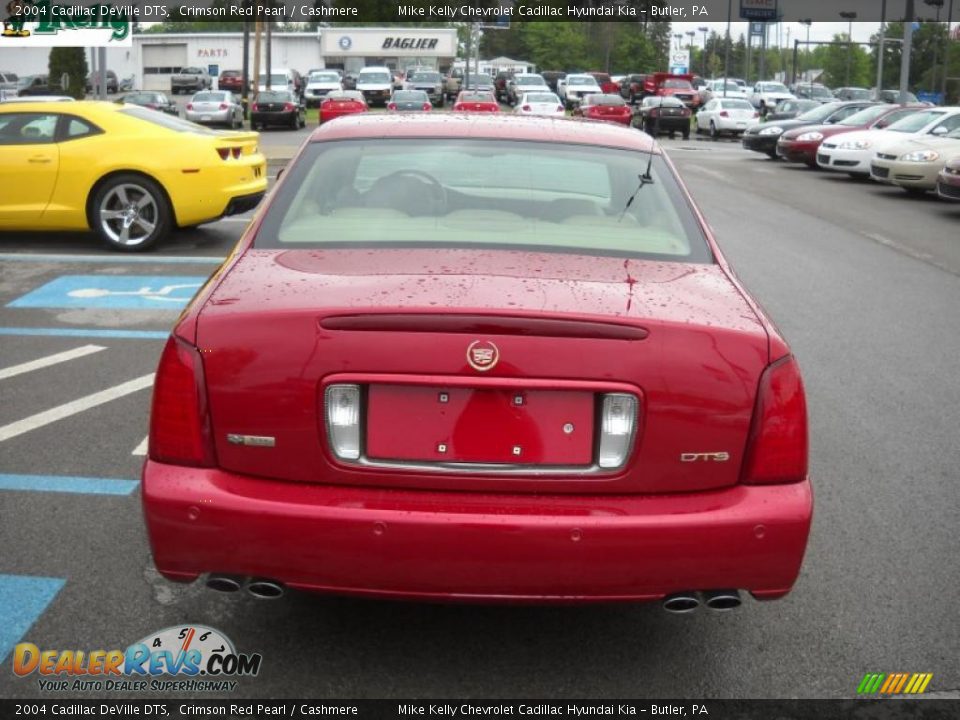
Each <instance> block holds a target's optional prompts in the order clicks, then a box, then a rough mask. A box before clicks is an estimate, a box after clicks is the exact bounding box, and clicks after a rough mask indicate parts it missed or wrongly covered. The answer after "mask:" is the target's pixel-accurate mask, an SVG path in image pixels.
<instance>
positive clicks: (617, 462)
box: [597, 393, 637, 468]
mask: <svg viewBox="0 0 960 720" xmlns="http://www.w3.org/2000/svg"><path fill="white" fill-rule="evenodd" d="M636 431H637V398H635V397H634V396H633V395H627V394H625V393H609V394H607V395H604V396H603V411H602V417H601V420H600V448H599V451H598V454H597V464H598V465H600V467H602V468H618V467H620V466H622V465H623V464H624V463H625V462H626V461H627V457H629V455H630V448H631V447H632V446H633V438H634V435H636Z"/></svg>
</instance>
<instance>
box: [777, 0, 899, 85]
mask: <svg viewBox="0 0 960 720" xmlns="http://www.w3.org/2000/svg"><path fill="white" fill-rule="evenodd" d="M883 1H884V2H886V1H887V0H883ZM800 24H801V25H806V26H807V44H806V45H804V46H803V53H804V56H805V59H806V58H808V57H810V26H811V25H813V18H806V19H805V20H801V21H800ZM804 65H806V63H804ZM793 66H794V68H796V66H797V46H796V45H794V46H793ZM809 69H810V68H808V67H804V71H806V70H809ZM794 72H796V70H794ZM800 79H801V80H803V79H804V78H803V77H802V75H801V78H800Z"/></svg>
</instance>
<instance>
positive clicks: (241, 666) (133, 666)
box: [13, 625, 263, 692]
mask: <svg viewBox="0 0 960 720" xmlns="http://www.w3.org/2000/svg"><path fill="white" fill-rule="evenodd" d="M262 660H263V658H262V656H261V655H260V654H259V653H252V654H246V653H238V652H237V651H236V648H235V647H234V645H233V642H231V640H230V639H229V638H228V637H227V636H226V635H224V634H223V633H222V632H220V631H219V630H215V629H214V628H211V627H206V626H205V625H187V626H182V625H179V626H175V627H169V628H166V629H164V630H161V631H160V632H157V633H153V634H151V635H148V636H146V637H145V638H143V639H142V640H140V641H139V642H135V643H134V644H132V645H130V646H129V647H128V648H127V649H126V650H86V651H84V650H41V649H40V648H39V647H37V646H36V645H34V644H33V643H28V642H27V643H20V644H19V645H17V646H16V647H15V648H14V651H13V672H14V674H16V675H18V676H20V677H24V678H26V677H29V676H32V675H34V674H35V675H37V676H38V677H37V683H38V686H39V690H41V691H42V692H56V691H64V692H77V691H80V692H85V691H97V692H102V691H117V690H120V691H124V690H126V691H134V692H140V691H150V692H158V691H160V692H171V691H190V692H195V691H207V692H225V691H232V690H235V689H236V687H237V685H238V681H237V680H236V679H234V678H238V677H244V676H246V677H253V676H256V675H257V674H258V673H259V672H260V663H261V662H262ZM165 676H170V677H172V678H173V679H169V678H168V677H165Z"/></svg>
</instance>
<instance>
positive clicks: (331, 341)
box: [142, 113, 812, 612]
mask: <svg viewBox="0 0 960 720" xmlns="http://www.w3.org/2000/svg"><path fill="white" fill-rule="evenodd" d="M149 448H150V449H149V458H148V460H147V461H146V463H145V465H144V469H143V486H142V489H143V504H144V510H145V518H146V524H147V528H148V532H149V537H150V543H151V547H152V550H153V557H154V561H155V563H156V566H157V568H158V570H159V571H160V573H162V575H163V576H164V577H166V578H167V579H169V580H173V581H178V582H191V581H194V580H197V579H198V578H201V577H203V578H204V581H205V582H206V584H207V585H209V586H210V587H212V588H215V589H219V590H237V589H239V588H241V587H244V586H245V587H246V589H247V590H248V591H249V592H250V593H252V594H254V595H257V596H259V597H275V596H278V595H281V594H282V593H283V592H284V589H285V588H287V587H289V588H297V589H303V590H311V591H319V592H332V593H342V594H351V595H364V596H376V597H385V598H406V599H430V600H447V601H481V602H589V601H660V602H662V603H663V606H664V608H665V609H667V610H669V611H672V612H688V611H691V610H694V609H695V608H697V607H698V606H699V605H701V604H703V605H706V606H707V607H710V608H713V609H718V610H722V609H730V608H733V607H736V606H738V605H740V603H741V602H742V600H743V599H744V597H745V596H746V595H747V594H749V595H751V596H752V597H754V598H756V599H760V600H771V599H775V598H780V597H783V596H784V595H786V594H787V593H788V592H789V591H790V589H791V587H792V586H793V584H794V582H795V581H796V579H797V575H798V573H799V571H800V566H801V562H802V560H803V555H804V551H805V548H806V544H807V535H808V532H809V529H810V521H811V514H812V494H811V486H810V482H809V479H808V477H807V416H806V405H805V399H804V391H803V384H802V381H801V376H800V370H799V368H798V365H797V361H796V359H795V358H794V356H793V355H792V354H791V351H790V348H789V347H788V345H787V343H786V342H785V340H784V339H783V338H782V337H781V335H780V334H779V332H778V331H777V329H776V327H775V326H774V325H773V324H772V322H771V321H770V320H769V319H768V318H767V317H766V316H765V315H764V313H763V311H762V310H761V309H760V307H759V305H758V304H757V303H756V302H755V301H754V300H753V299H752V298H751V297H750V295H749V294H748V293H747V291H746V290H745V289H744V288H743V287H742V285H741V284H740V283H739V281H738V280H737V279H736V277H735V276H734V275H733V273H732V272H731V270H730V267H729V266H728V264H727V262H726V260H725V259H724V257H723V255H722V253H721V251H720V248H719V246H718V244H717V242H716V241H715V239H714V237H713V236H712V235H711V232H710V229H709V227H708V225H707V223H706V220H705V219H704V217H703V216H702V215H701V214H700V212H699V211H698V210H697V209H696V206H695V205H694V203H693V200H692V199H691V197H690V195H689V194H688V192H687V191H686V189H685V188H684V186H683V184H682V183H681V181H680V179H679V178H678V176H677V173H676V170H675V169H674V167H673V165H672V164H671V162H670V160H669V159H668V158H667V157H666V156H665V155H664V154H663V153H662V152H661V150H660V148H659V146H658V145H656V144H655V142H654V141H653V140H651V138H649V137H648V136H647V135H645V134H643V133H638V132H636V131H634V130H630V129H628V128H623V127H617V126H615V125H612V124H606V123H597V124H594V123H589V124H588V123H577V122H571V121H569V120H565V119H552V118H550V119H548V118H531V117H519V116H512V117H503V116H502V115H500V114H492V113H491V114H486V113H476V114H456V115H443V116H434V115H432V114H429V113H424V114H423V115H402V116H397V115H392V116H391V115H379V114H378V115H374V114H361V115H354V116H352V117H345V118H341V119H339V120H337V122H334V123H330V124H329V125H326V124H324V125H323V126H321V127H320V128H319V129H317V130H316V131H315V132H314V133H313V134H312V135H311V137H310V138H309V140H307V141H306V142H305V143H304V145H303V146H302V147H301V149H300V150H299V152H298V154H297V155H296V157H295V158H294V159H293V160H292V162H291V163H290V165H289V166H288V168H287V170H286V172H285V173H284V175H283V177H282V178H281V179H280V181H279V182H278V183H277V185H276V187H275V189H274V192H273V194H272V197H271V198H270V201H269V202H268V203H267V204H266V205H265V206H261V209H260V210H259V211H258V214H257V215H256V217H255V219H254V220H253V221H252V222H251V224H250V226H249V227H248V229H247V230H246V232H245V233H244V235H243V237H242V239H241V240H240V242H239V244H238V246H237V248H236V250H235V252H234V253H233V254H232V255H231V257H230V258H229V259H228V261H227V262H226V263H225V264H224V265H223V266H222V267H221V268H220V269H219V270H218V271H217V272H216V273H215V274H214V276H213V277H212V278H211V279H210V280H209V281H208V282H207V284H206V285H205V286H204V287H203V288H202V289H201V290H200V291H199V293H198V294H197V296H196V297H195V298H194V299H193V301H192V302H191V304H190V305H189V306H188V308H187V310H186V311H185V312H184V313H183V315H182V316H181V317H180V319H179V321H178V323H177V325H176V327H175V328H174V330H173V332H172V334H171V336H170V338H169V340H168V342H167V344H166V347H165V349H164V350H163V353H162V355H161V358H160V362H159V368H158V370H157V376H156V383H155V388H154V397H153V408H152V414H151V427H150V443H149Z"/></svg>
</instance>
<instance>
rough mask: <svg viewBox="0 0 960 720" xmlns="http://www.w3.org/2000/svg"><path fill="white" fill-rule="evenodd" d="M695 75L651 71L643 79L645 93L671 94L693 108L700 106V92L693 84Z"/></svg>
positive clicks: (646, 94) (645, 94)
mask: <svg viewBox="0 0 960 720" xmlns="http://www.w3.org/2000/svg"><path fill="white" fill-rule="evenodd" d="M692 81H693V75H672V74H670V73H665V72H655V73H650V74H649V75H647V76H646V77H644V79H643V95H644V96H645V97H646V96H648V95H657V96H666V95H670V96H673V97H675V98H677V99H678V100H680V101H681V102H682V103H683V104H684V105H686V106H687V107H688V108H690V109H691V110H696V109H697V108H698V107H700V93H699V92H697V91H696V89H695V88H694V87H693V85H692V84H691V83H692Z"/></svg>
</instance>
